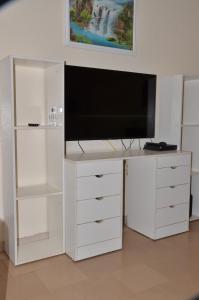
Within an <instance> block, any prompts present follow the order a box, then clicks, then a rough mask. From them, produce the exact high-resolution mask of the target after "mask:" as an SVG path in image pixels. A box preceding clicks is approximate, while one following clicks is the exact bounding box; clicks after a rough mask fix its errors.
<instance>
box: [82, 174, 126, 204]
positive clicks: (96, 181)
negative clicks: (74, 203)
mask: <svg viewBox="0 0 199 300" xmlns="http://www.w3.org/2000/svg"><path fill="white" fill-rule="evenodd" d="M121 192H122V174H107V175H102V176H99V177H97V176H89V177H80V178H78V179H77V200H83V199H92V198H97V197H103V196H109V195H117V194H120V193H121Z"/></svg>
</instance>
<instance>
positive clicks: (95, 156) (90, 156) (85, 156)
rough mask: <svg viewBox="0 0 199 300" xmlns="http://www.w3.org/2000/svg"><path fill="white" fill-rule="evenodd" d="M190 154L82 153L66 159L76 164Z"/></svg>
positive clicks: (160, 152) (174, 151)
mask: <svg viewBox="0 0 199 300" xmlns="http://www.w3.org/2000/svg"><path fill="white" fill-rule="evenodd" d="M179 154H190V152H188V151H179V150H177V151H176V150H173V151H150V150H127V151H110V152H97V153H80V154H77V153H75V154H68V155H66V157H65V158H66V159H67V160H70V161H74V162H83V161H92V160H110V159H122V160H128V159H131V158H133V157H142V156H143V157H146V156H161V157H162V156H168V155H179Z"/></svg>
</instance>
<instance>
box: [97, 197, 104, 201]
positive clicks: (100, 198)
mask: <svg viewBox="0 0 199 300" xmlns="http://www.w3.org/2000/svg"><path fill="white" fill-rule="evenodd" d="M95 199H96V200H98V201H100V200H103V199H104V197H97V198H95Z"/></svg>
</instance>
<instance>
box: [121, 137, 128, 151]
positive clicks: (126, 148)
mask: <svg viewBox="0 0 199 300" xmlns="http://www.w3.org/2000/svg"><path fill="white" fill-rule="evenodd" d="M121 143H122V145H123V146H124V149H125V150H126V151H127V148H126V146H125V144H124V142H123V139H121Z"/></svg>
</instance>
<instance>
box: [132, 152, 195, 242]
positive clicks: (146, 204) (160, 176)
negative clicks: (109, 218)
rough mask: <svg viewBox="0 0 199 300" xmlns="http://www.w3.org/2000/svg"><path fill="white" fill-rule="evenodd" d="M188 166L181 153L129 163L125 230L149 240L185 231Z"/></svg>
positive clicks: (140, 159)
mask: <svg viewBox="0 0 199 300" xmlns="http://www.w3.org/2000/svg"><path fill="white" fill-rule="evenodd" d="M190 164H191V155H190V153H181V152H176V153H174V154H172V153H169V154H162V155H156V156H140V157H133V158H132V159H129V160H128V161H127V165H126V202H127V226H128V227H130V228H132V229H134V230H136V231H138V232H140V233H142V234H144V235H146V236H148V237H150V238H151V239H159V238H163V237H167V236H170V235H173V234H177V233H181V232H185V231H188V230H189V197H190Z"/></svg>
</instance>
